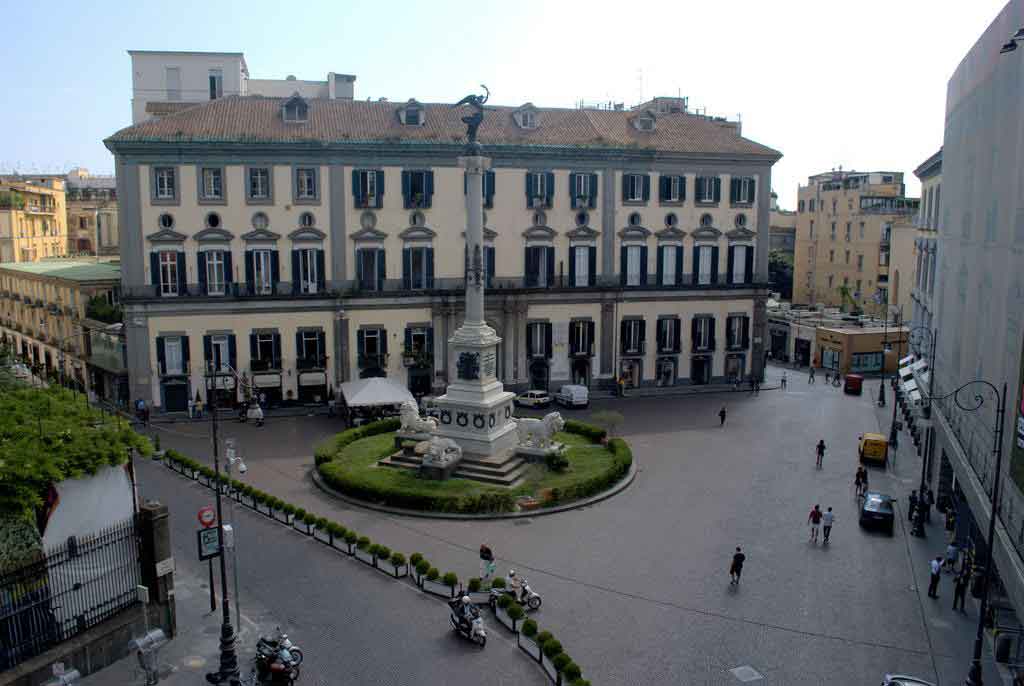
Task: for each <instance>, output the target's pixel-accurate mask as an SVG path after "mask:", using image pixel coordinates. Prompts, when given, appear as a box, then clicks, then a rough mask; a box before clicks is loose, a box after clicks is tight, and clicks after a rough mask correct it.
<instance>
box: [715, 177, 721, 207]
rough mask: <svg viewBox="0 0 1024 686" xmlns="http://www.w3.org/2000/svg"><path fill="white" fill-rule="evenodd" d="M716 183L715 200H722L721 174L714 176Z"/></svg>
mask: <svg viewBox="0 0 1024 686" xmlns="http://www.w3.org/2000/svg"><path fill="white" fill-rule="evenodd" d="M714 183H715V202H721V201H722V178H721V177H720V176H716V177H715V178H714Z"/></svg>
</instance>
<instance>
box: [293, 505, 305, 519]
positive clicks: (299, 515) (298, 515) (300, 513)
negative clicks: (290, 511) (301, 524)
mask: <svg viewBox="0 0 1024 686" xmlns="http://www.w3.org/2000/svg"><path fill="white" fill-rule="evenodd" d="M295 519H298V520H299V521H305V520H306V510H305V509H303V508H301V507H297V508H295Z"/></svg>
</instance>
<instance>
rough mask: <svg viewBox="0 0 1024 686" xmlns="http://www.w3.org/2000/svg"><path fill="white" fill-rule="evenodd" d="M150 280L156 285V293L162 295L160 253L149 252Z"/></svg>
mask: <svg viewBox="0 0 1024 686" xmlns="http://www.w3.org/2000/svg"><path fill="white" fill-rule="evenodd" d="M149 276H150V282H151V283H152V284H153V285H154V286H156V288H157V291H156V295H160V253H155V252H151V253H149Z"/></svg>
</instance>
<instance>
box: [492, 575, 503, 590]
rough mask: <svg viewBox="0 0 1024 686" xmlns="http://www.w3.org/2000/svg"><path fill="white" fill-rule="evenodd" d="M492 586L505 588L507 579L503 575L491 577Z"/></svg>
mask: <svg viewBox="0 0 1024 686" xmlns="http://www.w3.org/2000/svg"><path fill="white" fill-rule="evenodd" d="M491 588H505V580H504V579H502V578H501V577H498V578H497V579H491Z"/></svg>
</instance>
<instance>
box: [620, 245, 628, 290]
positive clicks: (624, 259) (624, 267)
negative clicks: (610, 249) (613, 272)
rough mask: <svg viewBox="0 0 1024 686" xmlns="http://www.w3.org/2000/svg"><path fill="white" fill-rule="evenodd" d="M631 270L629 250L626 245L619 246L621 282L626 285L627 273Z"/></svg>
mask: <svg viewBox="0 0 1024 686" xmlns="http://www.w3.org/2000/svg"><path fill="white" fill-rule="evenodd" d="M628 270H629V252H628V250H627V248H626V246H624V245H623V246H621V247H620V248H619V284H620V285H622V286H625V285H626V278H627V273H628Z"/></svg>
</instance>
